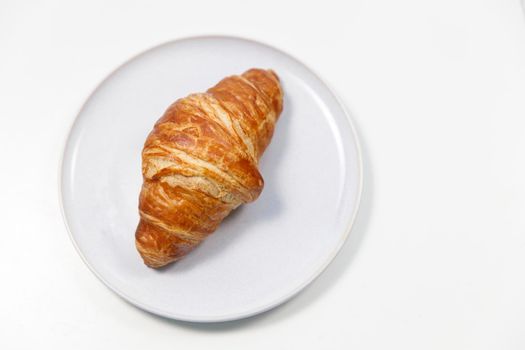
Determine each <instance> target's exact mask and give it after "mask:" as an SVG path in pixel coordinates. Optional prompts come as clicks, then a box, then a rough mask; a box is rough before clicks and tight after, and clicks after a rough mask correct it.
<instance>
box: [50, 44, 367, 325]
mask: <svg viewBox="0 0 525 350" xmlns="http://www.w3.org/2000/svg"><path fill="white" fill-rule="evenodd" d="M202 39H219V40H236V41H241V42H247V43H251V44H256V45H260V46H263V47H266V48H269V49H271V50H274V51H276V52H278V53H280V54H282V55H284V56H287V57H289V58H291V59H292V60H294V61H296V62H298V63H299V64H301V65H303V67H304V68H306V69H307V70H308V71H309V72H310V73H311V74H312V75H313V76H314V77H315V78H316V79H318V80H319V81H320V82H321V83H322V84H323V85H324V86H325V87H326V89H327V90H328V92H329V93H330V94H331V95H332V96H333V97H334V99H335V100H336V102H337V104H338V105H339V106H341V109H342V111H343V113H344V115H345V117H346V121H347V122H348V124H349V126H350V131H351V133H352V136H353V137H354V144H355V149H356V156H357V157H356V163H357V174H358V182H357V193H356V199H355V201H354V208H355V209H354V211H353V213H352V215H351V217H350V218H349V220H348V222H347V224H346V229H345V231H344V233H343V234H342V235H341V237H340V239H339V242H338V244H337V246H336V247H335V249H334V250H333V251H332V253H331V254H330V255H329V256H327V258H326V260H325V261H324V263H323V264H321V265H320V266H319V268H318V269H317V270H316V271H315V272H314V273H313V274H312V275H311V276H310V277H308V278H306V279H305V280H304V281H303V282H302V283H301V284H300V285H299V286H298V287H296V288H295V289H293V290H291V291H290V292H288V293H286V294H284V295H283V296H281V297H279V298H277V299H275V300H274V301H272V302H269V303H267V304H266V305H265V306H262V307H258V308H256V309H253V310H248V311H245V312H240V313H232V314H225V315H220V316H213V317H199V316H197V317H195V316H191V315H184V314H175V313H170V312H166V311H163V310H160V309H157V308H155V307H151V306H149V305H145V304H143V303H142V302H140V301H138V300H136V299H135V298H132V297H130V296H129V295H127V294H126V293H125V292H123V291H122V290H119V289H117V288H116V287H114V286H113V285H111V283H109V282H108V281H107V280H105V279H104V277H103V276H101V275H100V274H99V273H98V272H97V271H96V269H95V268H94V267H93V266H91V264H90V263H89V262H88V260H87V259H86V257H85V256H84V254H83V253H82V250H81V249H80V247H79V246H78V244H77V242H76V241H75V239H74V237H73V233H72V230H71V228H70V226H69V222H68V219H67V217H66V209H65V206H64V193H63V177H64V176H63V173H64V159H65V155H66V152H67V149H68V148H67V147H68V144H69V142H70V138H71V134H72V131H73V128H74V126H75V125H76V123H77V121H78V118H79V116H80V114H81V113H82V111H83V110H84V108H85V106H86V105H87V103H88V102H89V101H90V100H91V98H92V97H93V95H94V94H95V93H96V92H97V91H98V90H99V89H100V87H101V86H102V85H103V84H104V83H105V82H106V81H108V80H109V79H111V78H112V77H113V76H114V75H115V74H116V73H117V72H118V71H120V69H121V68H123V67H125V66H127V65H128V64H129V63H131V62H132V61H134V60H135V59H137V58H139V57H141V56H143V55H146V54H148V53H150V52H151V51H153V50H156V49H159V48H162V47H164V46H168V45H172V44H177V43H181V42H184V41H193V40H202ZM362 193H363V156H362V147H361V141H360V139H359V136H358V134H357V130H356V127H355V125H354V120H353V119H352V118H351V116H350V113H349V110H348V108H347V107H346V105H345V104H344V103H343V100H342V99H341V98H340V97H339V95H337V94H336V93H335V91H334V89H332V88H331V86H330V85H329V84H328V83H327V82H326V81H325V80H324V79H322V78H321V77H320V75H319V74H317V72H316V71H314V70H313V69H312V68H310V67H309V66H308V65H306V64H305V63H304V62H303V61H301V60H299V59H297V58H296V57H295V56H293V55H291V54H289V53H287V52H285V51H283V50H281V49H279V48H277V47H275V46H273V45H270V44H267V43H265V42H262V41H259V40H255V39H250V38H246V37H241V36H237V35H214V34H212V35H195V36H185V37H181V38H177V39H172V40H168V41H165V42H162V43H160V44H157V45H153V46H150V47H149V48H147V49H145V50H142V51H140V52H138V53H136V54H134V55H132V56H131V57H130V58H128V59H126V60H125V61H124V62H122V63H121V64H119V65H117V66H116V67H115V68H113V69H112V70H111V71H110V72H109V74H107V75H106V76H105V77H104V78H103V79H102V80H100V82H99V83H98V84H96V86H95V87H94V88H93V90H92V91H91V92H90V93H89V95H88V96H87V97H86V99H84V100H83V102H82V103H81V105H80V108H79V109H78V110H77V112H76V114H75V117H74V118H73V120H72V121H71V122H70V125H69V127H68V128H67V133H66V136H65V140H64V141H63V143H62V152H61V156H60V162H59V166H58V200H59V205H60V213H61V216H62V220H63V222H64V225H65V227H66V231H67V233H68V236H69V239H70V241H71V243H72V244H73V246H74V247H75V250H76V251H77V253H78V255H79V256H80V258H81V259H82V261H83V262H84V264H85V265H86V266H87V267H88V269H89V270H90V271H91V272H92V273H93V275H95V277H97V279H98V280H99V281H100V282H102V284H103V285H105V286H106V287H107V288H108V289H109V290H110V291H112V292H113V293H114V294H116V295H117V296H118V297H120V298H122V299H123V300H124V301H126V302H127V303H129V304H131V305H133V306H135V307H137V308H139V309H141V310H143V311H146V312H149V313H151V314H154V315H157V316H161V317H164V318H167V319H173V320H179V321H184V322H196V323H215V322H228V321H235V320H240V319H244V318H248V317H252V316H255V315H258V314H261V313H263V312H266V311H269V310H271V309H274V308H276V307H277V306H280V305H282V304H283V303H285V302H287V301H288V300H290V299H292V298H293V297H295V296H297V295H298V294H299V293H300V292H301V291H303V290H304V289H305V288H306V287H307V286H309V285H310V284H311V283H313V282H314V281H315V280H316V279H317V278H318V277H319V276H320V275H321V274H322V273H323V272H324V271H325V270H326V269H327V267H328V266H329V265H330V264H331V263H332V261H333V260H334V259H335V258H336V257H337V255H338V254H339V252H340V251H341V248H342V247H343V245H344V243H345V242H346V241H347V239H348V236H349V235H350V232H351V231H352V228H353V226H354V223H355V219H356V217H357V214H358V212H359V209H360V207H361V198H362Z"/></svg>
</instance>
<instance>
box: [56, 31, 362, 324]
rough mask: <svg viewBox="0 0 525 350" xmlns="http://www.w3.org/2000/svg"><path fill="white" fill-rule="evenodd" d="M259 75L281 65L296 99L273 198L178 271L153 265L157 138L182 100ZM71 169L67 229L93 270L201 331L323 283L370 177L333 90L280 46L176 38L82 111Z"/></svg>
mask: <svg viewBox="0 0 525 350" xmlns="http://www.w3.org/2000/svg"><path fill="white" fill-rule="evenodd" d="M252 67H259V68H272V69H274V70H275V71H276V72H277V74H278V75H279V77H280V79H281V82H282V86H283V89H284V95H285V98H284V110H283V113H282V114H281V117H280V119H279V121H278V123H277V126H276V130H275V134H274V137H273V140H272V142H271V144H270V146H269V147H268V149H267V150H266V152H265V154H264V155H263V157H262V160H261V163H260V170H261V173H262V175H263V177H264V179H265V188H264V190H263V193H262V194H261V196H260V197H259V199H258V200H257V201H256V202H254V203H251V204H247V205H244V206H241V207H240V208H239V209H237V210H236V211H235V212H233V213H232V214H231V215H230V216H229V217H227V218H226V219H225V220H224V222H223V223H222V224H221V226H220V228H219V229H218V230H217V231H216V232H215V233H214V234H212V235H211V236H209V237H208V239H206V240H205V241H204V243H202V244H201V245H200V246H199V247H198V248H197V249H195V250H194V251H193V252H192V253H191V254H189V255H188V256H186V257H185V258H183V259H182V260H180V261H179V262H177V263H175V264H172V265H171V266H169V267H167V268H164V269H161V270H154V269H150V268H148V267H146V266H145V265H144V264H143V262H142V259H141V258H140V256H139V254H138V253H137V251H136V250H135V243H134V240H135V228H136V225H137V223H138V220H139V216H138V196H139V191H140V188H141V185H142V176H141V150H142V146H143V144H144V141H145V140H146V136H147V135H148V133H149V132H150V131H151V129H152V128H153V125H154V123H155V121H156V120H157V119H158V118H159V117H160V116H161V115H162V114H163V112H164V111H165V110H166V108H167V107H168V106H169V105H170V104H171V103H172V102H173V101H175V100H176V99H178V98H180V97H184V96H186V95H188V94H190V93H192V92H199V91H205V90H206V89H207V88H209V87H211V86H213V85H214V84H216V83H217V82H218V81H219V80H221V79H222V78H224V77H226V76H228V75H232V74H240V73H242V72H243V71H245V70H247V69H249V68H252ZM61 171H62V177H61V191H62V193H61V198H62V207H63V213H64V217H65V221H66V223H67V226H68V229H69V232H70V235H71V238H72V240H73V242H74V244H75V246H76V248H77V250H78V252H79V253H80V255H81V256H82V257H83V259H84V261H85V262H86V264H87V265H88V266H89V268H90V269H91V270H92V271H93V273H94V274H95V275H97V277H98V278H100V280H102V281H103V282H104V283H105V284H106V285H107V286H108V287H109V288H111V290H113V291H114V292H116V293H117V294H118V295H120V296H121V297H123V298H124V299H126V300H127V301H129V302H131V303H132V304H134V305H136V306H138V307H140V308H142V309H145V310H147V311H150V312H152V313H155V314H158V315H161V316H165V317H169V318H174V319H179V320H186V321H200V322H212V321H225V320H233V319H238V318H243V317H247V316H251V315H254V314H257V313H260V312H263V311H265V310H268V309H270V308H272V307H274V306H276V305H278V304H280V303H282V302H284V301H285V300H287V299H289V298H290V297H292V296H294V295H295V294H296V293H298V292H299V291H300V290H301V289H303V288H304V287H305V286H306V285H307V284H309V283H310V282H311V281H312V280H313V279H314V278H315V277H317V276H318V275H319V274H320V273H321V272H322V271H323V269H324V268H325V267H326V266H327V265H328V263H329V262H330V261H331V260H332V259H333V258H334V257H335V255H336V253H337V252H338V251H339V249H340V248H341V245H342V244H343V242H344V240H345V238H346V237H347V235H348V233H349V231H350V227H351V225H352V222H353V219H354V217H355V213H356V210H357V206H358V203H359V198H360V194H361V178H362V174H361V158H360V151H359V145H358V141H357V137H356V134H355V130H354V128H353V127H352V123H351V121H350V119H349V117H348V115H347V113H346V112H345V109H344V107H343V106H342V104H341V103H340V102H339V101H338V100H337V98H336V97H335V96H334V94H333V93H332V92H331V91H330V90H329V89H328V88H327V86H326V85H325V84H324V83H323V82H322V81H321V80H320V79H319V78H318V77H317V76H316V75H315V74H314V73H312V71H311V70H309V69H308V68H307V67H306V66H305V65H303V64H302V63H300V62H299V61H297V60H296V59H294V58H292V57H290V56H289V55H287V54H285V53H283V52H282V51H279V50H277V49H275V48H272V47H269V46H267V45H263V44H260V43H257V42H254V41H249V40H245V39H239V38H232V37H196V38H189V39H183V40H177V41H173V42H170V43H167V44H164V45H161V46H158V47H155V48H153V49H151V50H148V51H146V52H144V53H142V54H140V55H138V56H137V57H135V58H133V59H131V60H130V61H128V62H127V63H125V64H124V65H123V66H121V67H120V68H118V69H117V70H116V71H115V72H114V73H112V74H111V75H110V76H109V77H108V78H106V79H105V80H104V81H103V82H102V83H101V84H100V86H98V88H97V89H96V90H95V92H94V93H93V94H92V95H91V96H90V97H89V99H88V100H87V102H86V103H85V105H84V106H83V107H82V109H81V111H80V113H79V115H78V116H77V118H76V120H75V123H74V125H73V127H72V129H71V132H70V135H69V138H68V140H67V143H66V146H65V151H64V156H63V163H62V169H61Z"/></svg>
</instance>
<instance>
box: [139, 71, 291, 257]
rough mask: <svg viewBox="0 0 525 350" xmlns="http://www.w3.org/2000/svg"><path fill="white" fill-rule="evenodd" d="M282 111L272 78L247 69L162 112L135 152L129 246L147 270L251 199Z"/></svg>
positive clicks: (176, 253)
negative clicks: (134, 216) (137, 182)
mask: <svg viewBox="0 0 525 350" xmlns="http://www.w3.org/2000/svg"><path fill="white" fill-rule="evenodd" d="M282 105H283V92H282V89H281V86H280V83H279V78H278V77H277V75H276V74H275V73H274V72H273V71H271V70H262V69H250V70H248V71H246V72H245V73H243V74H242V75H234V76H230V77H227V78H225V79H223V80H222V81H220V82H219V83H218V84H217V85H215V86H214V87H212V88H210V89H209V90H208V91H207V92H206V93H198V94H192V95H189V96H187V97H185V98H182V99H179V100H177V101H176V102H175V103H173V104H172V105H171V106H170V107H169V108H168V110H167V111H166V112H165V113H164V115H163V116H162V117H161V118H160V119H159V120H158V121H157V123H156V124H155V127H154V129H153V131H152V132H151V133H150V134H149V136H148V138H147V139H146V143H145V145H144V149H143V151H142V174H143V179H144V183H143V186H142V190H141V193H140V197H139V212H140V222H139V225H138V227H137V231H136V233H135V243H136V247H137V249H138V251H139V253H140V254H141V256H142V258H143V260H144V263H145V264H146V265H148V266H150V267H161V266H164V265H166V264H168V263H170V262H173V261H176V260H178V259H180V258H181V257H182V256H184V255H186V254H187V253H189V252H190V251H191V250H192V249H193V248H195V247H196V246H197V245H198V244H199V243H200V242H201V241H202V240H203V239H205V238H206V236H208V235H209V234H211V233H212V232H213V231H215V229H216V228H217V227H218V225H219V224H220V223H221V221H222V220H223V219H224V218H225V217H226V216H227V215H228V214H229V213H230V212H231V210H233V209H235V208H236V207H238V206H239V205H240V204H243V203H248V202H251V201H254V200H255V199H257V197H258V196H259V194H260V193H261V191H262V189H263V186H264V182H263V178H262V176H261V174H260V173H259V170H258V168H257V164H258V161H259V158H260V157H261V155H262V154H263V152H264V150H265V149H266V147H267V146H268V144H269V143H270V140H271V138H272V135H273V131H274V127H275V123H276V121H277V119H278V117H279V115H280V113H281V111H282Z"/></svg>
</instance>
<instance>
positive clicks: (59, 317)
mask: <svg viewBox="0 0 525 350" xmlns="http://www.w3.org/2000/svg"><path fill="white" fill-rule="evenodd" d="M254 12H257V13H258V15H256V16H255V15H254ZM208 33H224V34H237V35H242V36H247V37H252V38H254V39H258V40H261V41H265V42H269V43H271V44H272V45H275V46H277V47H279V48H282V49H284V50H286V51H287V52H289V53H291V54H292V55H294V56H296V57H298V58H300V59H301V60H303V61H304V62H305V63H306V64H307V65H308V66H310V67H312V68H313V69H314V70H315V71H317V72H319V73H320V74H321V75H322V76H323V77H324V78H325V79H326V80H327V81H328V82H329V83H330V85H331V86H332V87H333V88H334V90H335V91H336V92H337V93H338V95H340V96H341V97H342V98H343V100H344V101H345V103H346V105H347V106H348V107H349V110H350V111H351V114H352V116H353V118H354V120H355V121H356V124H357V127H358V132H359V135H360V137H361V141H362V143H363V151H364V152H363V153H364V163H365V169H364V170H365V174H364V175H365V182H364V193H363V202H362V206H361V208H360V212H359V214H358V217H357V220H356V226H355V230H353V231H352V233H351V234H350V237H349V240H348V241H347V244H345V246H344V247H343V250H342V251H341V253H340V254H339V255H338V256H337V258H336V259H335V260H334V262H333V263H332V264H331V265H330V266H329V267H328V269H327V270H326V271H325V273H323V275H321V276H320V278H319V279H317V280H316V281H315V282H314V283H313V284H312V285H310V286H309V287H308V288H307V289H305V290H304V292H303V293H301V294H299V295H298V296H297V297H296V298H294V299H292V300H291V301H290V302H288V303H286V304H284V305H283V306H281V307H279V308H277V309H275V310H273V311H271V312H268V313H265V314H263V315H261V316H259V317H255V318H253V319H249V320H247V321H240V322H234V323H231V324H226V325H215V326H192V325H188V324H184V323H179V322H170V321H165V320H163V319H160V318H156V317H152V316H150V315H149V314H146V313H144V312H140V311H137V309H136V308H135V307H132V306H131V305H129V304H127V303H125V302H123V301H122V300H121V299H120V298H118V297H117V296H115V295H114V294H113V293H111V292H110V291H109V290H108V289H107V288H106V287H104V285H102V284H101V283H100V282H99V281H98V280H97V279H96V278H95V277H94V276H93V274H92V273H91V272H90V271H89V270H88V269H87V268H86V267H85V266H84V264H83V263H82V261H81V259H79V258H78V255H77V253H76V252H75V250H74V248H73V246H72V244H71V242H70V241H69V238H68V236H67V233H66V230H65V228H64V225H63V223H62V218H61V215H60V210H59V206H58V198H57V195H56V193H57V182H58V181H57V173H58V163H59V159H60V153H61V148H62V145H63V141H64V137H65V134H66V132H67V130H68V128H69V126H70V124H71V122H72V120H73V118H74V117H75V115H76V113H77V112H78V109H79V108H80V105H81V103H82V102H83V101H84V99H85V98H86V96H87V95H88V94H89V93H90V92H91V91H92V90H93V88H94V87H95V86H96V85H97V84H98V83H99V82H100V80H101V79H102V78H103V77H104V76H106V75H107V74H108V73H109V72H111V71H112V69H113V68H114V67H115V66H117V65H119V64H121V63H122V62H123V61H124V60H126V59H127V58H128V57H130V56H131V55H133V54H135V53H138V52H140V51H141V50H143V49H144V48H145V47H151V46H154V45H156V44H158V43H162V42H165V41H168V40H171V39H174V38H178V37H183V36H188V35H196V34H208ZM0 96H1V98H0V150H2V151H1V152H2V153H1V155H2V157H1V159H2V171H1V172H0V180H1V181H2V184H3V185H4V186H3V191H2V195H1V196H0V209H1V212H2V247H3V249H2V255H1V257H0V260H1V263H0V273H1V275H2V281H3V283H2V288H0V296H1V297H2V306H1V312H0V329H1V332H2V336H1V337H0V347H1V348H11V349H17V348H24V349H28V348H48V349H69V348H75V349H94V348H111V349H117V348H126V349H144V348H145V347H148V348H153V349H173V348H178V349H185V348H190V347H191V348H192V349H193V348H195V349H210V348H211V347H213V348H214V349H244V348H246V347H247V346H248V345H249V346H250V348H252V349H268V348H272V349H273V348H276V349H279V348H280V349H286V348H290V347H292V346H293V348H301V349H317V348H319V347H321V346H327V345H330V346H331V348H333V349H385V348H388V349H461V350H463V349H518V350H521V349H523V348H524V347H525V332H523V325H524V324H525V274H524V266H525V254H524V253H523V252H524V250H525V216H524V215H523V213H524V211H525V180H524V179H525V161H524V156H523V154H524V150H525V138H524V137H523V133H524V130H525V119H524V115H525V103H524V96H525V17H524V15H523V11H522V9H521V5H520V2H519V1H517V0H443V1H421V0H399V1H387V0H366V1H365V0H363V1H323V2H315V3H313V2H312V3H304V4H302V5H301V8H300V9H299V8H298V7H297V5H296V4H294V3H292V2H285V1H266V2H264V4H262V3H253V2H240V1H239V2H237V3H235V4H234V3H233V2H226V1H224V2H211V1H197V2H189V1H188V2H184V3H182V2H177V3H175V2H174V1H166V2H162V3H161V2H150V1H148V2H135V1H133V2H132V1H126V2H124V1H111V2H110V1H90V2H84V3H83V4H75V3H74V2H62V3H57V2H46V3H44V2H38V3H37V2H34V3H31V2H25V1H24V2H22V1H16V2H15V1H11V2H6V1H2V2H1V4H0Z"/></svg>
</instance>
